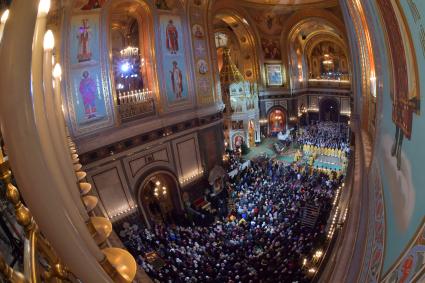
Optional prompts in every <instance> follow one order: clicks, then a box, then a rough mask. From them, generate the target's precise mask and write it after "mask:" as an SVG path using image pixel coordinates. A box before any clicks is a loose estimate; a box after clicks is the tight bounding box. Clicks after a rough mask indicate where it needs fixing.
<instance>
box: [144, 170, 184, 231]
mask: <svg viewBox="0 0 425 283" xmlns="http://www.w3.org/2000/svg"><path fill="white" fill-rule="evenodd" d="M178 190H179V185H178V182H177V179H176V177H175V176H174V174H172V173H171V172H168V171H157V172H154V173H151V174H149V175H148V176H147V177H146V178H144V180H143V182H142V183H141V185H140V189H139V194H138V202H139V207H140V208H141V209H142V213H143V215H144V217H145V220H146V222H147V223H146V224H147V225H148V226H149V225H154V224H160V223H175V222H176V220H178V219H176V216H177V217H178V216H179V215H181V214H182V212H183V207H182V203H181V200H180V195H179V193H178Z"/></svg>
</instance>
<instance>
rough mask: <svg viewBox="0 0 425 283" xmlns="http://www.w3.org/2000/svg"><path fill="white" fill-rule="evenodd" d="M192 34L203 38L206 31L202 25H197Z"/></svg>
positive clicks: (194, 26)
mask: <svg viewBox="0 0 425 283" xmlns="http://www.w3.org/2000/svg"><path fill="white" fill-rule="evenodd" d="M192 34H193V36H194V37H197V38H203V37H204V29H203V28H202V26H201V25H198V24H195V25H193V27H192Z"/></svg>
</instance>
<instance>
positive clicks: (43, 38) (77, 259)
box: [0, 0, 137, 283]
mask: <svg viewBox="0 0 425 283" xmlns="http://www.w3.org/2000/svg"><path fill="white" fill-rule="evenodd" d="M36 2H37V1H27V0H14V1H13V2H12V4H11V6H10V15H9V14H8V17H1V22H0V44H1V48H0V61H2V62H4V64H5V66H8V67H5V68H6V69H8V70H9V71H8V72H2V73H1V74H0V124H1V126H2V127H1V130H2V134H3V137H4V140H5V146H6V147H7V150H4V148H2V147H0V153H1V155H0V180H1V181H2V182H3V184H4V186H3V187H4V188H5V190H6V192H5V193H6V196H7V199H8V200H9V202H10V203H11V204H12V205H13V210H14V212H15V216H16V221H17V222H18V223H19V225H21V226H22V227H23V230H24V232H25V245H24V246H25V247H24V251H22V252H23V254H24V257H23V258H24V262H23V271H24V272H23V273H19V272H18V271H16V270H13V269H12V268H11V267H10V266H8V265H7V264H6V261H5V260H4V258H2V257H1V256H0V276H3V277H4V278H5V279H6V280H7V281H10V282H13V283H14V282H30V283H38V282H63V281H66V282H81V281H84V282H102V283H103V282H105V283H109V282H118V283H129V282H132V281H133V278H134V277H135V273H136V270H137V267H136V261H135V260H134V258H133V257H132V256H131V255H130V254H129V253H128V252H127V251H126V250H123V249H119V248H114V247H110V246H108V243H107V239H108V237H109V236H110V234H111V232H112V224H111V222H110V221H109V220H108V219H107V218H105V217H101V216H96V215H95V214H94V212H93V211H94V210H95V208H96V205H97V197H96V196H90V195H89V193H90V190H91V185H90V184H89V183H86V182H85V177H86V173H85V172H84V171H83V170H82V166H81V164H79V158H78V153H77V152H78V148H77V146H76V144H75V143H74V142H73V141H72V139H71V138H70V137H69V134H68V131H67V129H66V125H65V120H64V116H63V112H62V106H63V104H62V96H61V93H60V90H61V87H60V86H61V68H60V66H59V64H56V65H55V67H54V68H53V64H52V62H54V60H53V59H54V58H53V49H54V46H55V41H54V35H53V32H52V31H50V30H47V31H46V23H47V16H48V13H49V10H50V0H40V1H39V2H38V3H36ZM37 4H39V5H38V11H37ZM3 31H4V32H3ZM53 82H54V84H53ZM4 156H6V157H5V158H4ZM9 162H10V166H11V167H12V169H13V171H14V174H13V175H14V178H16V183H17V184H18V186H19V191H18V188H17V187H16V186H15V185H14V183H12V170H11V168H10V167H9ZM21 193H22V196H23V199H24V200H25V205H24V203H23V201H22V200H21ZM26 205H28V207H30V208H31V212H30V210H29V209H28V207H27V206H26ZM33 215H34V217H33ZM37 223H38V224H37ZM50 243H51V244H50ZM64 263H65V264H66V265H67V266H69V267H70V268H68V267H66V266H65V264H64ZM71 270H72V271H71ZM22 274H23V275H22ZM74 274H75V276H74ZM76 277H78V278H79V279H77V278H76Z"/></svg>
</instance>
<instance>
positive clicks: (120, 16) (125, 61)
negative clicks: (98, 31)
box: [109, 1, 155, 122]
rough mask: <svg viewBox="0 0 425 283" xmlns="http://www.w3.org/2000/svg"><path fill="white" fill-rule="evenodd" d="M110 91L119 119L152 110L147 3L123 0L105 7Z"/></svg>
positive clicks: (153, 100)
mask: <svg viewBox="0 0 425 283" xmlns="http://www.w3.org/2000/svg"><path fill="white" fill-rule="evenodd" d="M109 29H110V37H109V47H110V54H111V78H112V80H111V81H112V85H113V92H114V95H115V99H116V102H117V107H118V112H119V116H120V118H121V121H122V122H126V121H131V120H134V119H138V118H143V117H146V116H150V115H154V114H155V107H154V104H155V99H154V98H155V96H154V94H153V90H154V88H155V87H154V86H155V83H154V82H155V77H154V75H153V74H154V72H153V60H152V58H153V54H152V50H153V48H151V46H153V42H154V40H153V38H154V36H153V35H152V32H151V17H150V13H149V10H148V7H147V6H146V5H144V4H142V2H139V1H125V2H120V3H119V4H116V5H113V4H112V5H111V7H110V9H109Z"/></svg>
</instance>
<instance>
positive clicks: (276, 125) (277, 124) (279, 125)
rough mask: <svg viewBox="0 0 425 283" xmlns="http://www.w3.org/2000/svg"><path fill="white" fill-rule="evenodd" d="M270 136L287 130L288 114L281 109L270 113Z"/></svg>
mask: <svg viewBox="0 0 425 283" xmlns="http://www.w3.org/2000/svg"><path fill="white" fill-rule="evenodd" d="M268 120H269V134H271V135H273V134H277V133H279V132H283V131H285V130H286V113H285V111H284V110H283V109H281V108H274V109H272V110H271V111H270V112H269V115H268Z"/></svg>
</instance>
